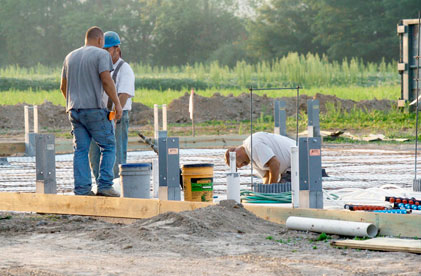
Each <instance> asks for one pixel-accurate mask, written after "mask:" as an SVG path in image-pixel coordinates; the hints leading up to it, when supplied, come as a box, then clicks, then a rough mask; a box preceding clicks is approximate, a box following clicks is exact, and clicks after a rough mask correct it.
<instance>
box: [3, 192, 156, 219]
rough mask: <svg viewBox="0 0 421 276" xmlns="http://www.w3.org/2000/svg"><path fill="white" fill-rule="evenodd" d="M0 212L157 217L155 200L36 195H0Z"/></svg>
mask: <svg viewBox="0 0 421 276" xmlns="http://www.w3.org/2000/svg"><path fill="white" fill-rule="evenodd" d="M0 210H4V211H23V212H37V213H48V214H70V215H85V216H100V217H101V216H103V217H121V218H149V217H153V216H156V215H158V214H159V200H157V199H134V198H112V197H97V196H73V195H52V194H36V193H0Z"/></svg>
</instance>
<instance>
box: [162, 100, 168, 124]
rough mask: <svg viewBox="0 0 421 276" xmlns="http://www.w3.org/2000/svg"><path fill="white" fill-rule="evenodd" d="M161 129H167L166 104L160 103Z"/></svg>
mask: <svg viewBox="0 0 421 276" xmlns="http://www.w3.org/2000/svg"><path fill="white" fill-rule="evenodd" d="M162 130H167V105H166V104H163V105H162Z"/></svg>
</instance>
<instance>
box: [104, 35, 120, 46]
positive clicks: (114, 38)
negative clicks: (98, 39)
mask: <svg viewBox="0 0 421 276" xmlns="http://www.w3.org/2000/svg"><path fill="white" fill-rule="evenodd" d="M104 40H105V42H104V48H110V47H113V46H117V45H120V44H121V42H120V37H119V36H118V34H117V33H116V32H113V31H108V32H106V33H105V34H104Z"/></svg>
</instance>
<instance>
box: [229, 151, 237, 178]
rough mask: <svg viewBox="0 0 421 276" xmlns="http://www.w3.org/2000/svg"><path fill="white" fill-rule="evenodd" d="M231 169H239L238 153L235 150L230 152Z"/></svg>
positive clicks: (234, 170) (233, 171) (233, 170)
mask: <svg viewBox="0 0 421 276" xmlns="http://www.w3.org/2000/svg"><path fill="white" fill-rule="evenodd" d="M230 171H231V172H232V173H235V172H236V171H237V155H236V153H235V152H230Z"/></svg>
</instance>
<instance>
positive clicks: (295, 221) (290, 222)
mask: <svg viewBox="0 0 421 276" xmlns="http://www.w3.org/2000/svg"><path fill="white" fill-rule="evenodd" d="M286 225H287V227H288V229H293V230H302V231H312V232H318V233H326V234H336V235H341V236H351V237H370V238H373V237H375V236H377V233H378V229H377V227H376V226H375V225H374V224H371V223H365V222H354V221H343V220H333V219H315V218H304V217H288V219H287V221H286Z"/></svg>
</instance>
